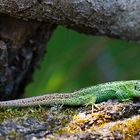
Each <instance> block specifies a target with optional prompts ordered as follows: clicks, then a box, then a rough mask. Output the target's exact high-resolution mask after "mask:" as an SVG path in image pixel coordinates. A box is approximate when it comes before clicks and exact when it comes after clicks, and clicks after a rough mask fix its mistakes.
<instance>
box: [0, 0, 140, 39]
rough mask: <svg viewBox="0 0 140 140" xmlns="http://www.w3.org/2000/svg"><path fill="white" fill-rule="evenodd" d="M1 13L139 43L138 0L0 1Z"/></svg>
mask: <svg viewBox="0 0 140 140" xmlns="http://www.w3.org/2000/svg"><path fill="white" fill-rule="evenodd" d="M0 12H1V13H5V14H9V15H12V16H15V17H17V18H23V19H25V20H28V19H35V20H38V21H47V22H50V23H56V24H59V25H64V26H66V27H68V28H72V29H74V30H76V31H79V32H82V33H86V34H92V35H106V36H109V37H115V38H121V39H125V40H133V41H139V40H140V1H139V0H100V1H99V0H0Z"/></svg>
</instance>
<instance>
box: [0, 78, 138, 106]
mask: <svg viewBox="0 0 140 140" xmlns="http://www.w3.org/2000/svg"><path fill="white" fill-rule="evenodd" d="M139 97H140V80H130V81H114V82H107V83H102V84H97V85H94V86H91V87H87V88H83V89H80V90H77V91H74V92H71V93H52V94H45V95H41V96H36V97H29V98H23V99H16V100H10V101H0V107H26V106H37V105H46V106H50V105H53V104H61V105H68V106H78V105H82V106H87V105H94V104H95V103H100V102H103V101H107V100H109V99H118V100H119V101H127V100H131V99H133V98H139Z"/></svg>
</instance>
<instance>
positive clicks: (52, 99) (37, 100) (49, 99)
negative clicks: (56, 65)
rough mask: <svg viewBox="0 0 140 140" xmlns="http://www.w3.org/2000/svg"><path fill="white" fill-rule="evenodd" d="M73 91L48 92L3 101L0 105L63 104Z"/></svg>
mask: <svg viewBox="0 0 140 140" xmlns="http://www.w3.org/2000/svg"><path fill="white" fill-rule="evenodd" d="M71 96H72V94H71V93H65V94H59V93H53V94H46V95H42V96H37V97H30V98H25V99H17V100H11V101H1V102H0V107H26V106H36V105H51V104H62V103H63V100H64V99H67V98H70V97H71Z"/></svg>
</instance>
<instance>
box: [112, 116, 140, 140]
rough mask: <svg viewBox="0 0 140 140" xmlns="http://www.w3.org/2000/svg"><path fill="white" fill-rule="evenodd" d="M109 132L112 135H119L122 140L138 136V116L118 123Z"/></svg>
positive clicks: (139, 130) (139, 124)
mask: <svg viewBox="0 0 140 140" xmlns="http://www.w3.org/2000/svg"><path fill="white" fill-rule="evenodd" d="M110 130H111V132H112V133H113V134H114V135H116V133H120V134H121V135H122V138H123V139H124V140H132V139H133V137H134V136H135V135H140V115H138V116H135V117H132V118H129V119H126V120H124V121H119V122H117V123H116V124H115V125H113V126H112V127H111V128H110Z"/></svg>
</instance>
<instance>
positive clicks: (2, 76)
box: [0, 15, 55, 100]
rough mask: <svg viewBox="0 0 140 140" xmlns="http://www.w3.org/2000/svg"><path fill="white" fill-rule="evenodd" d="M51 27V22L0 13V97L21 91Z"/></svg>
mask: <svg viewBox="0 0 140 140" xmlns="http://www.w3.org/2000/svg"><path fill="white" fill-rule="evenodd" d="M54 29H55V26H54V25H51V24H46V23H45V24H44V23H40V22H34V21H28V22H27V21H22V20H17V19H15V18H10V17H9V16H6V15H0V100H9V99H15V98H19V97H20V96H21V95H22V94H23V92H24V87H25V86H26V85H27V83H28V82H29V81H30V80H31V75H32V72H33V70H34V68H35V67H36V65H37V64H38V63H39V61H40V59H41V58H42V55H43V53H44V52H45V49H46V42H47V41H48V40H49V38H50V36H51V34H52V33H53V30H54ZM44 44H45V45H44Z"/></svg>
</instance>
